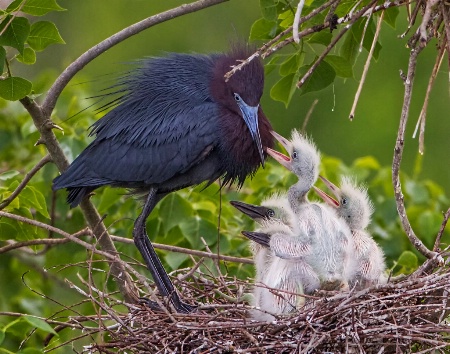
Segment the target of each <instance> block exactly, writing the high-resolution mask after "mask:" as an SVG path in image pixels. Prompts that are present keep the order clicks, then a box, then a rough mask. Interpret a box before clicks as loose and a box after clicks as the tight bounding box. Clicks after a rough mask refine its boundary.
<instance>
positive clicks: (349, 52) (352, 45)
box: [339, 30, 359, 65]
mask: <svg viewBox="0 0 450 354" xmlns="http://www.w3.org/2000/svg"><path fill="white" fill-rule="evenodd" d="M358 48H359V43H358V42H357V41H356V39H355V36H354V35H353V33H352V30H350V31H348V32H347V33H346V35H345V39H344V43H343V44H342V46H341V49H340V50H339V54H340V55H341V56H342V57H343V58H344V59H346V60H347V61H348V62H349V63H350V64H351V65H353V64H355V61H356V57H357V56H358V50H359V49H358Z"/></svg>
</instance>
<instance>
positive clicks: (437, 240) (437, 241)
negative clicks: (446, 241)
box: [433, 208, 450, 252]
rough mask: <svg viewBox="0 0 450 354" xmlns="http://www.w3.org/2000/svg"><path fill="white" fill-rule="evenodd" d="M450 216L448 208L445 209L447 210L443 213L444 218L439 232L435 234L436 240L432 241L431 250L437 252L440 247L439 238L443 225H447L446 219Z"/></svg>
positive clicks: (442, 231) (442, 232) (443, 228)
mask: <svg viewBox="0 0 450 354" xmlns="http://www.w3.org/2000/svg"><path fill="white" fill-rule="evenodd" d="M449 218H450V208H448V209H447V212H446V213H445V214H444V220H443V221H442V224H441V227H440V229H439V232H438V234H437V236H436V240H435V241H434V247H433V251H435V252H438V251H439V249H440V247H441V238H442V235H443V234H444V230H445V227H446V226H447V222H448V219H449Z"/></svg>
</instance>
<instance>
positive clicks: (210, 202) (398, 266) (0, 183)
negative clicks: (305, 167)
mask: <svg viewBox="0 0 450 354" xmlns="http://www.w3.org/2000/svg"><path fill="white" fill-rule="evenodd" d="M47 79H48V78H47ZM44 80H45V79H44ZM87 96H89V95H88V94H87V93H86V92H83V91H82V90H81V88H80V87H79V86H73V87H71V88H70V89H69V90H67V91H66V92H65V93H64V94H63V96H62V97H61V101H60V102H61V105H60V106H59V108H58V114H57V118H55V120H56V121H57V120H61V122H58V124H59V125H60V126H62V127H63V128H64V134H63V133H58V138H59V139H60V141H61V144H62V145H63V147H64V150H65V151H67V152H68V153H69V156H70V157H71V158H73V157H74V156H76V155H77V154H78V153H79V152H80V151H81V150H82V149H83V147H84V146H86V144H87V143H88V138H87V134H86V130H87V128H88V127H89V125H90V124H91V123H92V122H93V117H92V114H91V112H89V111H83V107H82V98H83V97H87ZM63 107H66V108H65V109H63ZM75 113H79V114H78V115H77V116H75V117H74V118H71V119H65V118H64V117H71V116H72V115H74V114H75ZM0 115H1V117H0V131H1V132H2V134H4V135H3V136H4V137H5V138H4V139H2V140H1V141H2V148H1V149H0V160H1V161H3V163H2V166H1V170H0V200H4V199H5V198H7V197H8V196H9V195H10V194H11V193H12V192H13V191H14V189H15V188H16V187H17V185H18V183H19V182H20V181H21V180H22V179H23V178H24V175H25V174H26V173H27V171H29V170H30V169H31V167H32V166H33V165H34V164H36V163H37V161H38V160H39V159H41V158H42V157H43V156H44V155H45V153H46V151H45V149H44V148H43V147H42V146H41V145H38V146H33V144H34V142H35V141H36V140H37V138H38V134H37V132H36V131H35V129H34V128H33V126H32V125H30V123H29V118H28V117H27V114H26V112H25V111H23V110H22V109H18V108H17V105H15V104H13V103H11V104H7V103H4V104H3V106H2V108H1V111H0ZM13 156H19V158H17V157H16V158H13ZM6 161H7V162H6ZM321 173H322V174H323V175H325V176H326V177H327V178H329V179H330V180H332V181H334V182H336V183H339V178H340V176H343V175H346V176H348V175H351V176H354V177H355V178H357V180H358V181H360V182H361V183H365V184H366V185H367V187H368V190H369V194H370V196H371V199H372V200H373V202H374V205H375V213H374V215H373V222H372V224H371V226H370V231H371V232H372V234H373V235H374V237H375V239H376V240H377V241H378V242H379V243H380V244H381V245H382V246H383V249H384V251H385V253H386V258H387V263H388V265H389V267H390V268H393V271H394V274H395V275H396V274H400V273H409V272H411V271H412V270H414V269H415V268H416V267H417V265H418V257H419V256H418V254H417V252H416V251H415V249H414V248H413V247H412V245H411V244H410V242H409V241H408V239H407V238H406V236H405V235H404V232H403V231H402V229H401V226H400V223H399V221H398V216H397V211H396V207H395V200H394V196H393V193H392V187H391V183H392V182H391V170H390V167H385V166H381V165H380V164H379V162H378V161H377V160H375V159H374V158H373V157H370V156H366V157H361V158H359V159H357V160H355V161H354V162H353V163H352V164H351V165H350V166H348V165H346V164H345V163H343V162H342V161H341V160H339V159H337V158H334V157H330V156H323V157H322V167H321ZM56 175H57V170H56V168H55V167H54V166H53V165H51V164H48V165H46V166H45V167H44V168H43V170H41V171H40V172H39V173H38V174H37V175H36V176H34V177H33V179H32V180H31V181H30V183H29V184H28V186H27V187H26V188H25V190H24V191H23V192H22V193H20V194H19V196H18V197H17V198H16V199H14V201H13V202H12V203H11V204H9V205H8V206H7V207H6V208H5V209H4V210H5V211H9V212H11V213H14V214H17V215H22V216H25V217H28V218H31V219H35V220H39V221H43V222H45V223H51V222H52V223H54V224H55V226H56V227H60V228H61V229H63V230H65V231H67V232H76V231H78V230H80V229H82V228H83V227H84V225H85V221H84V220H83V217H82V214H81V212H80V211H79V208H75V209H72V210H70V209H69V207H68V206H67V205H66V203H65V193H64V192H59V193H58V194H57V196H56V207H55V209H56V212H55V214H54V216H53V218H52V219H51V220H50V216H51V215H52V209H53V207H52V203H53V197H52V191H51V181H52V179H53V178H54V177H55V176H56ZM402 179H403V183H404V184H405V186H407V188H406V201H407V205H408V214H410V215H411V216H412V217H411V219H412V221H413V227H414V228H416V229H417V230H418V233H419V235H420V237H421V239H422V240H423V241H424V242H425V243H426V244H427V245H428V246H429V245H432V244H433V242H434V237H435V235H436V232H437V230H438V229H439V227H440V224H441V221H442V210H443V209H444V208H445V207H446V205H448V203H449V200H448V198H447V197H446V196H445V195H444V192H443V190H442V188H441V187H440V186H438V185H437V184H435V183H434V182H432V181H429V180H421V179H420V178H419V175H417V176H413V177H411V176H407V175H403V176H402ZM295 182H296V177H295V176H294V175H293V174H291V173H289V172H288V171H287V170H286V169H284V168H283V167H281V166H280V165H278V164H275V163H273V162H272V161H269V163H267V164H266V167H265V168H264V169H261V170H259V171H258V173H257V174H256V175H255V176H254V178H253V179H252V180H248V181H246V182H245V184H244V186H243V188H242V189H241V190H240V191H237V190H235V189H234V188H231V189H227V188H225V189H223V190H222V192H220V187H219V185H218V184H213V185H212V186H210V187H208V188H206V189H203V187H202V186H199V187H197V188H193V189H185V190H182V191H179V192H177V193H173V194H171V195H169V196H167V197H166V198H165V199H164V200H163V201H162V202H161V203H159V205H158V206H157V207H156V209H155V211H154V213H152V215H151V216H150V218H149V221H148V229H149V230H151V231H150V234H151V236H152V240H153V241H155V242H159V243H164V244H171V245H176V246H181V247H186V248H189V249H199V250H205V249H206V245H207V246H208V247H209V248H210V249H211V251H212V252H214V253H215V252H217V248H218V246H219V249H220V253H221V254H223V255H231V256H239V257H249V256H250V251H249V247H248V241H247V240H246V239H245V238H244V237H243V236H242V235H241V234H240V232H241V231H242V230H252V229H254V228H255V225H254V223H253V222H252V221H251V220H250V219H249V218H247V217H245V216H243V215H241V214H240V213H239V212H238V211H237V210H236V209H234V208H233V207H232V206H231V205H230V204H229V201H230V200H240V201H244V202H247V203H253V204H258V203H260V202H261V200H262V199H264V198H267V197H268V196H270V195H271V194H272V193H275V192H276V193H279V192H283V191H286V190H287V188H289V186H290V185H292V184H293V183H295ZM318 186H319V187H323V185H322V186H321V185H318ZM310 198H311V199H316V197H315V196H314V195H313V193H311V194H310ZM92 200H93V202H94V204H95V205H97V206H98V209H99V212H100V213H101V214H102V215H105V219H104V221H105V223H106V225H107V227H108V229H109V231H110V232H111V233H112V234H114V235H118V236H123V237H130V235H131V232H132V227H133V220H134V219H135V217H136V215H137V211H138V210H139V204H140V203H139V201H138V200H136V199H135V198H132V197H129V196H127V195H126V191H125V190H120V189H112V188H103V189H100V190H98V191H96V194H95V196H94V197H93V198H92ZM317 200H318V199H317ZM219 215H220V221H219ZM219 223H220V224H219ZM219 225H220V226H219ZM218 227H220V232H218V231H217V230H218ZM55 236H56V235H55ZM448 236H449V235H448V233H447V234H446V236H445V237H446V239H444V240H443V241H444V242H448V241H449V237H448ZM47 237H49V236H48V231H45V230H43V229H40V228H37V227H34V226H30V225H27V224H24V223H19V222H16V221H13V220H11V219H7V218H1V219H0V238H1V241H2V243H3V244H6V241H7V240H16V241H23V240H30V239H39V238H47ZM218 238H219V240H220V241H219V242H218ZM202 239H203V240H204V243H203V241H202ZM117 247H118V249H119V251H120V252H122V254H123V256H124V259H127V258H128V257H132V258H133V259H138V260H141V258H140V255H139V253H138V252H137V250H136V248H135V247H134V246H133V245H125V244H122V245H121V244H118V245H117ZM31 250H32V251H33V252H36V256H33V257H30V256H29V255H28V254H27V253H23V252H19V251H14V252H9V253H7V254H6V255H4V256H2V258H1V261H0V267H1V268H2V269H1V270H0V274H2V276H1V277H2V280H1V283H2V284H4V283H5V282H6V281H8V283H9V286H8V290H6V291H2V292H1V294H0V309H1V310H8V311H15V312H21V313H29V314H32V315H39V316H43V317H47V316H51V315H53V314H54V313H55V312H57V311H59V310H61V307H62V306H68V307H70V306H71V305H72V304H74V303H77V302H78V301H80V297H79V295H78V294H77V293H76V292H74V291H73V290H71V289H70V288H69V287H68V286H67V284H64V282H63V280H64V279H68V280H71V281H75V280H76V279H77V273H78V274H80V275H81V276H82V277H85V278H87V277H88V267H87V263H86V262H87V261H88V260H89V259H90V256H89V255H88V256H86V251H85V250H84V249H83V248H82V247H80V246H78V245H74V244H66V245H59V246H53V247H50V248H46V247H44V246H34V247H33V248H32V249H31ZM161 255H162V259H163V261H164V266H165V267H166V268H167V269H168V270H175V269H180V268H185V267H190V266H191V265H192V261H191V260H190V257H189V256H188V255H186V254H180V253H170V252H163V253H161ZM24 257H26V262H24ZM95 258H96V257H95ZM419 258H420V257H419ZM95 267H96V268H97V269H98V270H100V269H103V270H104V271H106V270H107V269H108V267H107V265H106V264H105V263H103V262H101V263H96V266H95ZM42 269H44V270H45V271H44V272H42ZM202 269H203V270H204V271H205V272H209V273H213V274H214V273H215V272H216V270H215V269H214V267H213V264H212V263H211V262H210V261H205V262H204V266H203V267H202ZM139 270H140V271H142V273H143V274H144V275H146V276H148V274H147V272H146V270H145V268H144V267H140V268H139ZM222 271H223V272H225V273H226V274H227V275H229V276H237V277H238V278H240V279H244V280H245V279H247V278H248V277H252V276H253V267H252V266H250V265H243V264H239V263H231V262H227V263H226V264H223V269H222ZM22 274H25V275H24V280H23V282H24V284H26V286H24V284H22V282H21V276H22ZM97 276H98V279H97V281H98V282H99V283H100V284H102V283H103V284H104V286H106V287H107V288H108V290H109V291H113V290H114V288H115V284H114V282H110V281H108V282H106V283H105V280H106V278H105V276H104V275H100V274H97ZM102 278H103V280H102ZM30 290H32V291H30ZM62 293H63V294H64V297H62V296H61V294H62ZM37 294H45V296H47V297H48V298H50V299H55V300H57V301H59V302H61V304H63V305H61V304H58V303H52V301H50V300H46V299H44V298H41V297H40V296H38V295H37ZM119 298H120V296H119ZM83 309H84V311H87V313H90V311H92V310H91V309H90V307H89V306H88V305H87V304H85V305H80V306H79V308H77V312H82V311H83ZM67 312H68V311H67V310H66V311H63V312H62V313H61V314H60V315H62V314H64V313H67ZM69 313H70V311H69ZM0 321H1V326H0V327H1V328H3V332H2V333H4V336H5V338H4V343H5V345H6V346H7V347H8V348H11V350H14V348H15V349H17V345H18V343H19V342H20V341H21V340H22V339H23V338H24V337H23V333H26V332H29V331H30V330H31V329H32V327H37V328H39V330H38V331H36V332H35V333H34V334H33V335H32V336H31V337H30V338H29V339H28V340H27V343H26V347H30V348H31V347H35V348H40V347H42V338H43V337H45V335H46V333H49V332H50V330H49V329H48V330H46V329H45V328H43V327H42V326H41V327H39V326H37V324H33V323H30V321H31V320H30V318H28V317H27V318H25V320H20V321H17V320H16V319H11V318H3V319H1V320H0ZM61 336H62V338H59V340H58V341H57V342H56V343H59V342H60V341H62V340H63V339H64V338H65V336H67V332H62V333H61ZM0 338H1V337H0Z"/></svg>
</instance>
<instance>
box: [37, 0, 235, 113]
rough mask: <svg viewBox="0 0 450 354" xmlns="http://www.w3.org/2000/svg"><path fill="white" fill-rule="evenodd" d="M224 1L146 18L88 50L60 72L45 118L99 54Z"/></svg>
mask: <svg viewBox="0 0 450 354" xmlns="http://www.w3.org/2000/svg"><path fill="white" fill-rule="evenodd" d="M225 1H228V0H199V1H196V2H193V3H191V4H184V5H181V6H179V7H176V8H174V9H171V10H168V11H165V12H161V13H159V14H157V15H154V16H151V17H148V18H146V19H144V20H142V21H140V22H137V23H135V24H134V25H131V26H129V27H127V28H124V29H123V30H121V31H120V32H117V33H116V34H114V35H112V36H111V37H109V38H106V39H105V40H104V41H102V42H100V43H99V44H97V45H96V46H94V47H92V48H90V49H89V50H88V51H86V52H85V53H84V54H82V55H81V56H80V57H79V58H78V59H76V60H75V61H74V62H73V63H72V64H70V65H69V66H68V67H67V68H66V69H65V70H64V71H63V72H62V74H61V75H60V76H59V77H58V78H57V79H56V81H55V83H54V84H53V85H52V87H51V88H50V90H49V91H48V93H47V97H46V98H45V100H44V102H43V104H42V111H43V112H44V114H45V116H46V117H50V115H51V112H52V111H53V109H54V108H55V105H56V101H57V100H58V97H59V95H60V94H61V92H62V91H63V90H64V88H65V87H66V85H67V84H68V83H69V81H70V80H71V79H72V78H73V77H74V76H75V74H76V73H78V72H79V71H80V70H81V69H82V68H84V67H85V66H86V65H87V64H88V63H90V62H91V61H92V60H94V59H95V58H96V57H98V56H99V55H100V54H102V53H104V52H105V51H107V50H108V49H110V48H111V47H113V46H115V45H116V44H118V43H120V42H122V41H124V40H125V39H127V38H130V37H131V36H134V35H135V34H138V33H140V32H142V31H143V30H145V29H147V28H150V27H152V26H155V25H157V24H159V23H162V22H165V21H168V20H171V19H173V18H176V17H179V16H182V15H186V14H189V13H192V12H196V11H198V10H201V9H204V8H207V7H210V6H214V5H217V4H220V3H222V2H225Z"/></svg>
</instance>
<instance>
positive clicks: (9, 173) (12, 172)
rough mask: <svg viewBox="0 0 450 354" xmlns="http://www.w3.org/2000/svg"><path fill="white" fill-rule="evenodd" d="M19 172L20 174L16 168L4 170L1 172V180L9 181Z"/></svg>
mask: <svg viewBox="0 0 450 354" xmlns="http://www.w3.org/2000/svg"><path fill="white" fill-rule="evenodd" d="M18 174H20V172H19V171H15V170H10V171H6V172H2V173H0V181H7V180H8V179H11V178H14V177H15V176H17V175H18Z"/></svg>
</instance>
